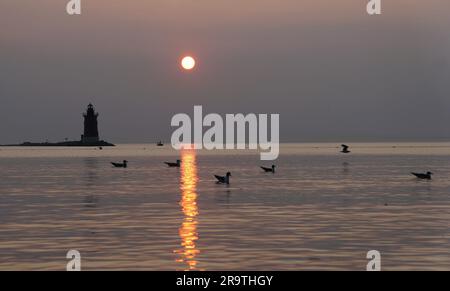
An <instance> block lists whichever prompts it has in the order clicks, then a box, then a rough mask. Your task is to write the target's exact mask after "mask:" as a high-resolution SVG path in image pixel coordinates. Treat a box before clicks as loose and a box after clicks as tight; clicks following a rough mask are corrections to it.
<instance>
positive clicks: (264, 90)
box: [0, 0, 450, 144]
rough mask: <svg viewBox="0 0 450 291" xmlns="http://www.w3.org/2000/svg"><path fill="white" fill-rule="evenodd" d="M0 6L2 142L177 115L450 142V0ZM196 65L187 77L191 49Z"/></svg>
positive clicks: (333, 136) (354, 136) (149, 130)
mask: <svg viewBox="0 0 450 291" xmlns="http://www.w3.org/2000/svg"><path fill="white" fill-rule="evenodd" d="M67 2H68V0H1V1H0V133H1V135H0V144H2V143H16V142H22V141H25V140H31V141H42V140H45V139H49V140H52V141H59V140H63V139H64V138H65V137H68V138H70V139H78V138H79V136H80V134H81V133H82V116H81V113H82V112H83V111H84V110H85V107H86V105H87V104H88V103H89V102H92V103H93V104H94V105H95V106H96V109H97V110H98V111H99V112H100V120H99V121H100V134H101V137H102V138H104V139H106V140H108V141H111V142H153V141H155V140H159V139H165V140H168V139H169V138H170V135H171V132H172V129H171V127H170V120H171V117H172V115H173V114H175V113H180V112H185V113H190V114H192V111H193V106H194V105H203V106H204V110H206V112H207V113H212V112H217V113H250V112H253V113H279V114H280V123H281V124H280V126H281V128H280V130H281V139H282V140H283V141H300V142H301V141H311V140H319V141H321V140H330V141H339V142H340V141H342V142H346V141H354V140H402V139H412V140H429V139H439V138H441V139H443V138H444V139H445V138H446V139H450V1H448V0H427V1H423V0H395V1H393V0H384V1H383V15H381V16H369V15H367V13H366V10H365V5H366V3H367V1H365V0H339V1H331V0H326V1H325V0H127V1H123V0H121V1H119V0H83V1H82V4H83V15H82V16H68V15H67V14H66V12H65V5H66V3H67ZM188 53H189V54H192V55H193V56H195V57H196V58H197V61H198V67H197V68H196V70H195V71H194V72H192V73H189V74H187V73H185V72H182V71H181V70H180V68H179V64H178V62H179V59H180V57H181V56H182V55H184V54H188Z"/></svg>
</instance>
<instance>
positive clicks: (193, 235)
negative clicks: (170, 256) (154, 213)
mask: <svg viewBox="0 0 450 291" xmlns="http://www.w3.org/2000/svg"><path fill="white" fill-rule="evenodd" d="M197 182H198V177H197V165H196V156H195V151H194V150H183V151H182V153H181V181H180V190H181V201H180V206H181V209H182V211H183V214H184V220H183V223H182V225H181V227H180V229H179V235H180V238H181V246H182V249H180V250H176V251H175V253H177V254H178V255H179V258H178V259H177V262H179V263H183V264H186V267H185V270H186V271H189V270H198V269H197V263H198V261H197V255H198V254H199V253H200V250H198V249H197V246H196V242H197V240H198V232H197V224H198V221H197V216H198V214H199V212H198V206H197Z"/></svg>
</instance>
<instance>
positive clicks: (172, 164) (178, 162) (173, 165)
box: [164, 160, 181, 168]
mask: <svg viewBox="0 0 450 291" xmlns="http://www.w3.org/2000/svg"><path fill="white" fill-rule="evenodd" d="M164 164H166V165H167V166H169V168H179V167H180V166H181V161H180V160H177V162H176V163H169V162H164Z"/></svg>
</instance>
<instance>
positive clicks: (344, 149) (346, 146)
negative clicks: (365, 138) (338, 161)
mask: <svg viewBox="0 0 450 291" xmlns="http://www.w3.org/2000/svg"><path fill="white" fill-rule="evenodd" d="M341 147H342V151H341V153H343V154H349V153H350V151H349V150H348V149H349V146H348V145H345V144H343V145H341Z"/></svg>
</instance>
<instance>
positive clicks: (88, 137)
mask: <svg viewBox="0 0 450 291" xmlns="http://www.w3.org/2000/svg"><path fill="white" fill-rule="evenodd" d="M83 117H84V134H83V135H82V136H81V142H82V143H87V144H89V143H97V142H99V140H100V138H99V136H98V124H97V117H98V113H96V112H95V109H94V106H93V105H92V104H89V105H88V107H87V111H86V113H84V114H83Z"/></svg>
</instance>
